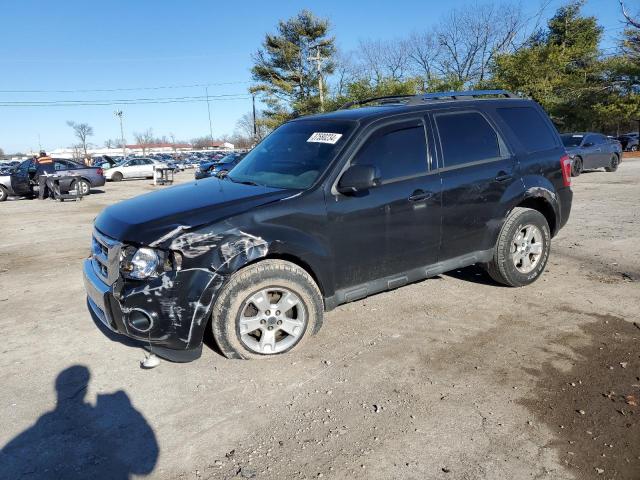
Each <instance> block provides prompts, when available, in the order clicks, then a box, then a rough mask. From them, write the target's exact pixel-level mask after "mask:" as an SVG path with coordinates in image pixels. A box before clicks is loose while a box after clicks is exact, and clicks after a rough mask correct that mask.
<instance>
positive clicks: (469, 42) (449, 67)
mask: <svg viewBox="0 0 640 480" xmlns="http://www.w3.org/2000/svg"><path fill="white" fill-rule="evenodd" d="M525 23H526V21H525V19H524V17H523V14H522V9H521V7H520V6H519V5H512V4H505V5H496V4H487V5H480V6H477V7H475V8H473V9H455V10H452V11H451V12H450V13H449V14H448V15H447V16H446V17H445V19H444V21H443V22H442V23H441V25H440V26H439V27H438V28H437V29H436V30H435V35H436V38H437V41H438V44H439V46H440V52H439V56H438V61H437V62H436V64H435V67H436V69H437V70H438V72H439V73H440V74H441V75H442V76H444V77H449V78H454V79H455V80H457V81H458V82H459V83H460V84H461V85H469V84H470V83H475V82H482V81H483V80H486V79H487V76H488V74H489V67H490V65H491V62H492V61H493V59H494V58H495V56H496V55H497V54H499V53H503V52H506V51H509V50H510V49H514V48H515V47H516V46H517V45H518V43H519V42H520V41H523V38H524V36H523V30H524V28H523V27H524V26H525Z"/></svg>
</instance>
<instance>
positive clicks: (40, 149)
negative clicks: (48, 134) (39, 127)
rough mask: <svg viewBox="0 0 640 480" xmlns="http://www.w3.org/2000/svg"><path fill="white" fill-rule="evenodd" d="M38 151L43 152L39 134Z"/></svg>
mask: <svg viewBox="0 0 640 480" xmlns="http://www.w3.org/2000/svg"><path fill="white" fill-rule="evenodd" d="M38 151H40V152H41V151H42V143H41V142H40V133H38Z"/></svg>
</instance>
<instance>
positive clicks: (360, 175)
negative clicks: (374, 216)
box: [337, 165, 380, 195]
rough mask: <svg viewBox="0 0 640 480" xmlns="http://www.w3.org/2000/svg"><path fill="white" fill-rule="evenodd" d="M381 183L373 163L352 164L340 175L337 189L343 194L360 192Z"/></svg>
mask: <svg viewBox="0 0 640 480" xmlns="http://www.w3.org/2000/svg"><path fill="white" fill-rule="evenodd" d="M378 185H380V179H379V178H378V177H377V176H376V169H375V167H373V166H372V165H351V166H350V167H349V168H347V170H346V171H345V172H344V173H343V174H342V177H340V181H339V182H338V186H337V190H338V192H340V193H342V194H343V195H349V194H353V193H358V192H361V191H363V190H369V189H370V188H372V187H376V186H378Z"/></svg>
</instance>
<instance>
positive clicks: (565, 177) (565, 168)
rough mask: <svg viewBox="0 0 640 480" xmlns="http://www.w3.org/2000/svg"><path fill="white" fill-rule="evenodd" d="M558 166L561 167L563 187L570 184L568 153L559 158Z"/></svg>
mask: <svg viewBox="0 0 640 480" xmlns="http://www.w3.org/2000/svg"><path fill="white" fill-rule="evenodd" d="M560 168H562V183H563V184H564V186H565V187H570V186H571V159H570V158H569V156H568V155H564V156H563V157H562V158H561V159H560Z"/></svg>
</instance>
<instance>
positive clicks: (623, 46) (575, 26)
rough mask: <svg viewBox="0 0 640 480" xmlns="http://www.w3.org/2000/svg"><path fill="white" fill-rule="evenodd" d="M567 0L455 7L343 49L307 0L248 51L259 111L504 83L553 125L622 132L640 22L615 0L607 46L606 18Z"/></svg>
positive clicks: (268, 124) (639, 61)
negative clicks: (616, 19) (431, 20)
mask: <svg viewBox="0 0 640 480" xmlns="http://www.w3.org/2000/svg"><path fill="white" fill-rule="evenodd" d="M583 6H584V1H582V0H581V1H573V2H571V3H568V4H566V5H564V6H562V7H560V8H559V9H558V10H556V11H555V13H554V14H553V16H551V18H549V19H546V20H544V19H543V14H542V12H538V13H537V14H535V15H533V16H526V15H525V14H524V12H523V10H522V9H521V7H520V6H519V5H516V4H509V3H505V4H498V3H492V4H485V5H479V6H474V7H472V8H464V9H453V10H451V11H450V12H449V13H448V14H447V15H445V17H444V18H443V19H442V21H441V22H440V23H439V24H438V25H437V26H435V27H433V28H431V29H429V30H426V31H421V32H413V33H411V34H410V35H408V36H406V37H403V38H397V39H395V40H378V39H372V40H362V41H360V42H359V44H358V46H357V48H356V49H354V50H353V51H346V52H345V51H340V50H338V48H337V47H336V38H335V37H334V36H332V35H331V25H330V22H329V21H328V20H327V19H323V18H319V17H317V16H316V15H314V14H313V13H312V12H310V11H308V10H303V11H301V12H300V13H298V14H297V15H296V16H294V17H293V18H290V19H288V20H282V21H280V22H279V23H278V25H277V27H276V30H275V32H274V33H268V34H266V35H265V39H264V41H263V43H262V46H261V48H260V49H258V51H257V52H256V53H255V54H254V56H253V64H254V65H253V68H252V77H253V81H254V84H253V85H252V87H251V88H250V91H251V93H253V94H255V95H258V96H259V97H260V98H261V99H262V101H263V103H264V105H265V108H264V111H263V112H261V115H262V116H261V118H260V119H259V120H258V124H260V125H261V126H262V127H263V128H266V129H267V130H268V129H273V128H275V127H276V126H278V125H279V124H281V123H282V122H284V121H286V120H288V119H290V118H294V117H296V116H300V115H306V114H311V113H317V112H321V111H330V110H335V109H337V108H339V107H340V106H341V105H343V104H344V103H346V102H349V101H358V100H364V99H366V98H371V97H378V96H385V95H405V94H409V95H411V94H417V93H421V92H434V91H448V90H466V89H506V90H510V91H513V92H516V93H519V94H521V95H524V96H527V97H531V98H533V99H534V100H536V101H537V102H538V103H540V104H541V105H542V106H543V108H544V109H545V110H546V111H547V112H548V113H549V115H550V116H551V118H552V120H553V121H554V122H555V123H556V125H557V126H558V128H559V129H560V130H563V131H570V130H574V131H577V130H598V131H602V132H606V133H613V134H618V133H619V132H623V131H628V130H631V129H634V130H637V128H638V120H639V119H640V22H639V21H638V20H636V19H635V18H634V17H633V16H632V14H631V13H630V12H628V11H627V10H626V9H625V6H624V3H623V1H622V0H621V1H620V5H619V6H617V5H612V6H611V7H610V8H616V9H619V10H618V11H619V13H620V19H621V21H623V22H625V30H624V32H623V34H622V37H621V38H620V39H619V42H618V44H617V45H616V46H615V48H610V49H603V48H602V47H601V42H602V38H603V34H604V30H603V28H602V27H601V26H600V25H599V24H598V22H597V19H596V18H595V17H592V16H586V15H584V14H583V12H582V9H583Z"/></svg>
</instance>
